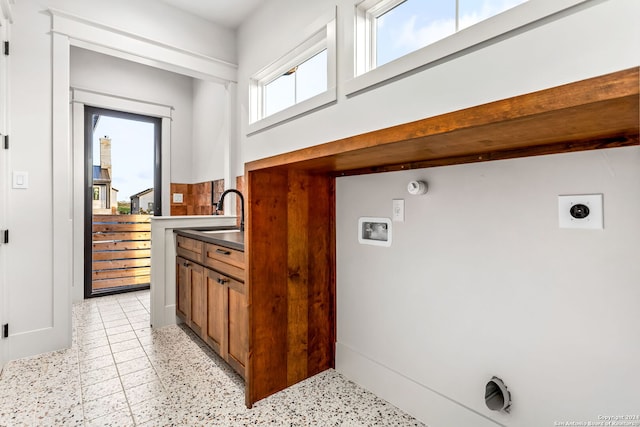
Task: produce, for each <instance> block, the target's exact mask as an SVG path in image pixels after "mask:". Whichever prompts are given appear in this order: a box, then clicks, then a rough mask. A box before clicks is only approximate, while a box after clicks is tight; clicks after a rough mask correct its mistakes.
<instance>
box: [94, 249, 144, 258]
mask: <svg viewBox="0 0 640 427" xmlns="http://www.w3.org/2000/svg"><path fill="white" fill-rule="evenodd" d="M149 257H151V249H139V250H135V251H118V253H116V252H115V251H110V252H109V251H106V252H94V253H93V260H94V261H109V260H116V259H132V258H149Z"/></svg>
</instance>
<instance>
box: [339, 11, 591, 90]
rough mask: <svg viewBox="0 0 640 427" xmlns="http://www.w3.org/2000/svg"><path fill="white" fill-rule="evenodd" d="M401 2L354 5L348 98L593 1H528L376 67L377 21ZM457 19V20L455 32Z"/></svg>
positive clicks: (346, 85) (345, 83) (345, 85)
mask: <svg viewBox="0 0 640 427" xmlns="http://www.w3.org/2000/svg"><path fill="white" fill-rule="evenodd" d="M402 1H403V0H363V1H361V2H359V3H357V4H356V5H355V20H354V21H355V23H354V25H355V31H354V37H355V39H354V41H353V43H354V64H353V70H352V78H351V80H349V81H346V82H344V92H345V95H346V96H347V97H350V96H354V95H357V94H358V93H360V92H364V91H366V90H369V89H370V88H373V87H377V86H379V85H380V84H384V83H385V82H387V81H391V80H395V79H397V78H399V77H400V78H401V76H402V75H405V74H410V73H411V72H413V71H414V70H417V69H419V68H422V67H425V66H428V65H430V64H432V63H435V62H437V61H441V60H445V59H446V58H447V57H450V56H453V55H455V54H459V53H461V52H464V51H467V50H471V49H473V48H475V47H477V46H479V45H482V44H484V43H486V42H490V41H491V40H493V39H496V38H497V37H499V36H502V35H505V34H507V33H509V32H513V31H516V30H518V29H521V28H523V27H525V26H527V25H529V24H532V23H535V22H537V21H539V20H541V19H543V18H546V17H549V16H551V15H554V14H557V13H560V12H562V11H564V10H566V9H569V8H571V7H574V6H577V5H579V4H581V3H586V2H588V1H591V0H529V1H527V2H524V3H521V4H519V5H516V6H514V7H512V8H510V9H507V10H505V11H503V12H500V13H498V14H497V15H493V16H491V17H489V18H487V19H484V20H482V21H480V22H477V23H475V24H473V25H471V26H468V27H465V28H463V29H460V30H457V31H456V32H455V33H453V34H451V35H450V36H447V37H445V38H442V39H440V40H438V41H436V42H434V43H431V44H429V45H427V46H424V47H422V48H420V49H417V50H415V51H413V52H410V53H408V54H406V55H403V56H400V57H399V58H396V59H395V60H393V61H390V62H387V63H385V64H382V65H380V66H379V67H376V66H375V55H376V53H375V47H376V46H375V42H374V41H373V40H375V18H376V17H377V16H380V15H381V14H382V13H384V12H381V11H385V12H386V11H388V10H390V9H392V8H393V7H395V6H397V5H398V4H400V3H402ZM456 15H457V13H456ZM458 19H459V18H458V17H457V16H456V29H457V28H458V25H459V24H458ZM372 27H373V28H372Z"/></svg>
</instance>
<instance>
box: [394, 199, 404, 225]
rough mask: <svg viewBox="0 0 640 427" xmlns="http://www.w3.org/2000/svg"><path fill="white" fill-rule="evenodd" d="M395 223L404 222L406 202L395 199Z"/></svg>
mask: <svg viewBox="0 0 640 427" xmlns="http://www.w3.org/2000/svg"><path fill="white" fill-rule="evenodd" d="M392 218H393V221H394V222H404V200H403V199H393V216H392Z"/></svg>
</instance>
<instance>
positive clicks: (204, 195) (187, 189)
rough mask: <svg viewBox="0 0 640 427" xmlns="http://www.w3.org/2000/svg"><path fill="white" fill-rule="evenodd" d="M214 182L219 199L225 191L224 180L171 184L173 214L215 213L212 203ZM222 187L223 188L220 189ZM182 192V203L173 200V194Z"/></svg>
mask: <svg viewBox="0 0 640 427" xmlns="http://www.w3.org/2000/svg"><path fill="white" fill-rule="evenodd" d="M212 184H213V191H214V197H216V192H219V193H217V194H218V196H217V198H215V199H214V200H218V198H219V197H220V194H222V191H224V180H222V179H219V180H215V181H205V182H200V183H197V184H177V183H172V184H171V190H170V193H171V194H170V197H171V215H172V216H174V215H213V213H214V212H213V211H214V208H213V205H212V204H211V190H212ZM221 188H222V190H220V189H221ZM174 193H181V194H182V197H183V200H182V203H174V202H173V194H174Z"/></svg>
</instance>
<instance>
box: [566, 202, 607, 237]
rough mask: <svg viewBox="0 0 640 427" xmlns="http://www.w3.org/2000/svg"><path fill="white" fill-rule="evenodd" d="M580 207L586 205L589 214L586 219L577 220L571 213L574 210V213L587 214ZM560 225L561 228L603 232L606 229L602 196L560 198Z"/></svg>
mask: <svg viewBox="0 0 640 427" xmlns="http://www.w3.org/2000/svg"><path fill="white" fill-rule="evenodd" d="M579 205H584V206H585V207H586V209H588V214H587V215H586V216H585V217H584V218H576V217H575V216H574V215H572V213H571V212H572V208H573V210H574V213H575V211H576V210H578V211H581V212H583V214H584V213H586V210H584V209H582V208H581V207H580V206H579ZM578 216H579V215H578ZM558 223H559V226H560V228H586V229H595V230H602V229H603V228H604V215H603V212H602V194H577V195H570V196H558Z"/></svg>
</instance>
